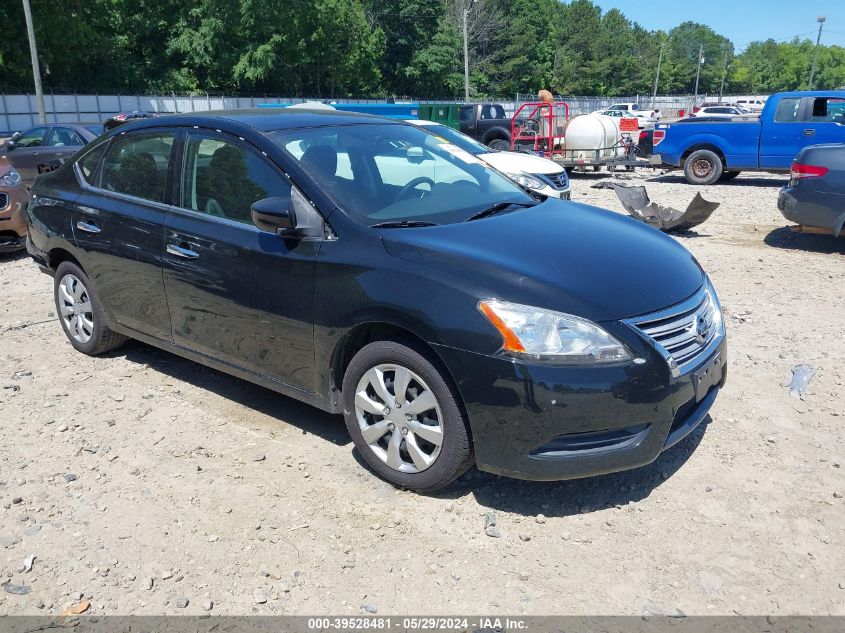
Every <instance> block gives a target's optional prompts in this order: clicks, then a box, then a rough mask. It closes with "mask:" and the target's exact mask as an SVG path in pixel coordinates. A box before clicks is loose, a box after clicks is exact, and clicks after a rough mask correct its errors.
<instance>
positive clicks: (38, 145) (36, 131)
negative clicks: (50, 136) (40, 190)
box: [6, 125, 49, 187]
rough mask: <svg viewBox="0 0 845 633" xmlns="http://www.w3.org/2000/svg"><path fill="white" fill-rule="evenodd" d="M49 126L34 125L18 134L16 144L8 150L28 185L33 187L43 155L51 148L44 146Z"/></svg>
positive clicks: (13, 164) (14, 165) (9, 158)
mask: <svg viewBox="0 0 845 633" xmlns="http://www.w3.org/2000/svg"><path fill="white" fill-rule="evenodd" d="M48 131H49V128H48V127H47V126H46V125H42V126H39V127H34V128H31V129H29V130H26V131H25V132H23V133H22V134H20V135H18V137H17V138H16V139H14V141H15V146H14V147H13V148H12V149H10V150H8V151H7V153H6V156H7V158H8V160H9V162H10V163H11V164H12V167H14V168H15V169H16V170H17V171H18V173H19V174H20V175H21V180H23V182H24V184H25V185H26V186H27V187H31V186H32V183H33V182H35V178H36V177H37V176H38V164H39V163H40V162H41V159H42V157H43V155H44V154H45V153H46V152H48V151H49V150H48V149H47V148H46V147H45V146H44V140H45V137H46V136H47V132H48Z"/></svg>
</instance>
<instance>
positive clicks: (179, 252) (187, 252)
mask: <svg viewBox="0 0 845 633" xmlns="http://www.w3.org/2000/svg"><path fill="white" fill-rule="evenodd" d="M167 252H168V253H170V254H171V255H176V257H183V258H185V259H196V258H197V257H199V256H200V254H199V253H197V252H196V251H192V250H191V249H190V248H184V247H182V246H177V245H176V244H168V245H167Z"/></svg>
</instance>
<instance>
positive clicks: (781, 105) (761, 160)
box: [652, 90, 845, 185]
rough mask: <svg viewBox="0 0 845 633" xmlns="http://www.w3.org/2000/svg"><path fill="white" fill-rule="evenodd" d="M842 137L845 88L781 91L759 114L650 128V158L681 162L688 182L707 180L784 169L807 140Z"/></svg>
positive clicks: (705, 182) (844, 132) (811, 142)
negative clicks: (651, 145)
mask: <svg viewBox="0 0 845 633" xmlns="http://www.w3.org/2000/svg"><path fill="white" fill-rule="evenodd" d="M843 142H845V91H843V90H830V91H814V92H781V93H778V94H774V95H772V96H771V97H769V99H768V100H767V101H766V105H765V106H764V107H763V111H762V112H761V113H760V117H759V119H757V118H754V119H724V120H714V119H710V120H708V119H705V118H701V119H698V118H695V119H684V120H682V121H678V122H675V123H662V124H660V125H658V126H657V127H655V129H654V137H653V143H654V153H655V154H656V155H659V158H657V156H654V157H653V161H652V162H655V161H657V162H662V163H663V164H664V165H672V166H675V167H681V168H683V170H684V177H685V178H686V181H687V182H688V183H691V184H694V185H710V184H713V183H714V182H716V181H717V180H719V179H722V180H725V179H729V178H733V177H734V176H736V175H737V174H739V172H740V171H749V170H758V171H784V172H786V171H789V167H790V165H791V164H792V159H793V158H794V157H795V155H796V154H797V153H798V152H799V151H800V150H801V149H802V148H804V147H805V146H807V145H816V144H819V143H843Z"/></svg>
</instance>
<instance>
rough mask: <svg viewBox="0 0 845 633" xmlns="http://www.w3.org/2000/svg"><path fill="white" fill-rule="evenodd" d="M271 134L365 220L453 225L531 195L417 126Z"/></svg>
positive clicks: (333, 196)
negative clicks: (496, 206)
mask: <svg viewBox="0 0 845 633" xmlns="http://www.w3.org/2000/svg"><path fill="white" fill-rule="evenodd" d="M267 137H268V138H269V139H270V140H272V141H273V142H274V143H275V144H277V145H278V146H279V147H281V148H282V150H284V151H285V152H286V153H287V154H288V155H289V156H290V157H291V158H293V159H294V160H296V161H298V162H299V163H300V165H301V167H302V168H303V169H304V170H305V171H306V172H307V173H308V175H309V176H310V177H311V178H313V179H314V181H316V183H317V184H318V185H319V186H320V188H321V189H322V190H323V191H324V193H325V194H326V195H327V196H329V198H331V199H332V201H333V202H334V203H335V204H336V205H337V206H338V207H339V208H341V209H343V210H344V211H346V212H347V213H348V214H349V215H350V216H352V217H353V218H354V219H356V220H357V221H359V222H362V223H365V224H367V225H373V224H385V223H387V224H390V223H404V224H407V223H426V224H451V223H454V222H462V221H464V220H467V219H469V218H470V217H472V216H474V215H476V214H478V213H479V212H481V211H484V210H485V209H489V208H491V207H493V206H494V205H502V210H503V211H504V210H506V209H505V207H508V205H509V204H510V203H513V204H514V205H529V204H532V203H533V202H534V200H533V198H531V197H530V196H529V195H527V194H526V193H525V192H524V191H523V190H522V189H521V188H519V186H517V185H516V184H515V183H513V182H512V181H510V180H508V179H507V178H505V177H504V176H502V175H501V174H499V173H498V172H496V171H495V170H493V169H490V168H489V167H487V166H486V165H485V164H484V163H483V162H482V161H480V160H479V159H478V158H476V157H475V156H473V155H472V154H471V153H469V152H467V151H466V150H464V149H462V148H460V147H458V146H457V145H456V144H454V143H449V142H446V141H445V140H444V139H443V138H442V137H439V136H435V135H433V134H430V133H428V132H424V131H423V130H421V129H420V128H418V127H417V126H414V125H405V124H362V125H343V126H331V127H328V126H327V127H319V128H306V129H295V130H278V131H275V132H268V133H267ZM514 208H517V206H514Z"/></svg>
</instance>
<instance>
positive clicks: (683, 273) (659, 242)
mask: <svg viewBox="0 0 845 633" xmlns="http://www.w3.org/2000/svg"><path fill="white" fill-rule="evenodd" d="M380 235H381V238H382V240H383V243H384V245H385V248H386V249H387V251H388V253H390V254H391V255H393V256H394V257H397V258H400V259H404V260H407V261H411V262H414V263H417V264H419V265H422V266H426V267H429V268H433V269H434V270H435V271H436V273H437V274H438V275H440V276H441V277H442V278H443V279H444V281H445V282H446V283H451V284H460V285H461V286H462V287H463V289H464V290H466V291H467V292H468V293H470V294H473V295H474V296H476V297H477V298H479V299H482V298H497V299H502V300H506V301H512V302H516V303H523V304H528V305H534V306H538V307H543V308H549V309H552V310H558V311H561V312H566V313H569V314H575V315H577V316H581V317H584V318H587V319H591V320H593V321H611V320H617V319H623V318H628V317H633V316H638V315H642V314H648V313H650V312H654V311H657V310H660V309H662V308H666V307H669V306H671V305H674V304H676V303H679V302H681V301H683V300H684V299H686V298H688V297H689V296H691V295H692V294H693V293H695V292H696V290H698V289H699V288H700V287H701V284H702V283H703V281H704V273H703V271H702V270H701V268H700V267H699V266H698V263H697V262H696V261H695V258H693V256H692V255H691V254H690V253H689V251H687V250H686V249H685V248H684V247H683V246H681V245H680V244H678V243H677V242H675V240H673V239H672V238H670V237H668V236H666V235H664V234H663V233H661V232H660V231H658V230H657V229H654V228H651V227H649V226H646V225H644V224H641V223H640V222H637V221H636V220H633V219H631V218H628V217H626V216H623V215H621V214H618V213H613V212H612V211H606V210H604V209H598V208H595V207H590V206H586V205H581V204H576V203H571V202H564V201H560V200H554V199H548V200H546V201H545V202H543V203H542V204H539V205H537V206H535V207H532V208H528V209H521V210H518V211H512V212H508V213H502V214H499V215H494V216H490V217H488V218H483V219H480V220H474V221H472V222H461V223H458V224H450V225H445V226H435V227H422V228H405V229H383V230H381V231H380Z"/></svg>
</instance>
